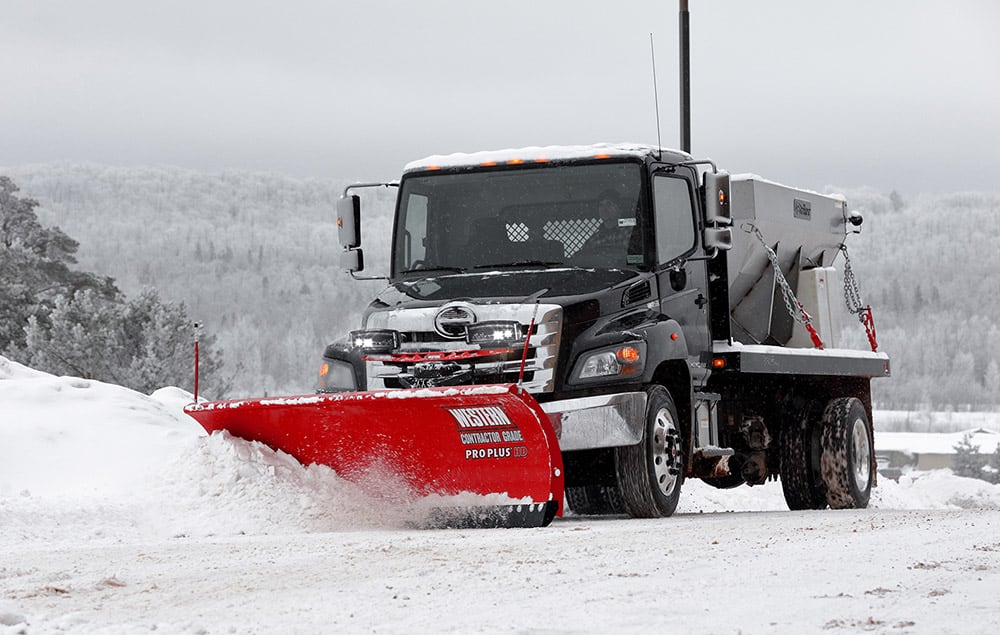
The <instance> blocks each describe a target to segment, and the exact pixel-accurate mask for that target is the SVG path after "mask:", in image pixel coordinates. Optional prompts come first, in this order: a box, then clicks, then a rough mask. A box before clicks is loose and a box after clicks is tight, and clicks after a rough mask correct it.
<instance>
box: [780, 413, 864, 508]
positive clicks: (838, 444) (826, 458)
mask: <svg viewBox="0 0 1000 635" xmlns="http://www.w3.org/2000/svg"><path fill="white" fill-rule="evenodd" d="M817 415H818V409H817V406H815V405H812V406H809V407H806V408H805V409H804V410H803V412H802V413H801V416H799V417H797V420H796V421H795V422H794V423H792V425H789V426H788V427H786V428H785V429H784V430H783V431H782V438H781V441H780V444H779V448H778V451H779V454H780V457H779V463H780V467H779V473H780V475H781V488H782V491H783V492H784V495H785V502H786V503H787V504H788V508H789V509H793V510H795V509H824V508H825V507H826V506H827V505H829V506H830V507H831V508H832V509H863V508H865V507H867V506H868V501H869V499H870V497H871V489H872V481H873V473H872V468H871V465H872V443H871V439H872V428H871V422H870V421H869V419H868V413H867V411H866V410H865V406H864V404H863V403H861V400H860V399H857V398H856V397H838V398H836V399H831V400H830V401H829V402H827V404H826V407H825V409H824V410H823V415H822V419H821V420H820V421H818V422H817V421H816V419H817ZM817 423H818V425H817Z"/></svg>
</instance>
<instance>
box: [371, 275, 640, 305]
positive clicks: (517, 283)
mask: <svg viewBox="0 0 1000 635" xmlns="http://www.w3.org/2000/svg"><path fill="white" fill-rule="evenodd" d="M638 275H639V274H638V273H637V272H635V271H628V270H624V269H580V268H576V267H563V268H559V269H530V270H527V269H518V270H512V271H488V272H482V273H478V272H477V273H457V274H449V275H435V276H428V277H426V278H419V279H414V280H401V281H397V282H395V283H393V284H390V285H389V287H388V288H386V289H385V290H384V291H382V293H380V294H379V295H378V297H377V298H376V299H375V301H374V302H373V303H372V304H373V306H379V305H381V306H384V307H391V306H397V305H400V304H404V303H409V302H414V301H417V302H431V303H437V302H443V301H448V300H462V299H465V300H472V299H477V298H484V299H486V298H489V299H496V298H511V299H519V298H527V297H529V296H534V294H536V293H538V292H540V291H542V292H543V293H541V294H540V295H539V296H537V297H539V298H556V297H566V296H579V295H589V294H593V293H596V292H599V291H602V290H604V289H609V288H611V287H613V286H616V285H618V284H621V283H622V282H625V281H626V280H630V279H632V278H635V277H636V276H638Z"/></svg>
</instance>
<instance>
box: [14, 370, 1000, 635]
mask: <svg viewBox="0 0 1000 635" xmlns="http://www.w3.org/2000/svg"><path fill="white" fill-rule="evenodd" d="M189 400H190V395H189V394H187V393H184V392H183V391H180V390H177V389H172V388H167V389H164V390H161V391H158V392H157V393H155V394H154V395H152V396H145V395H140V394H138V393H135V392H132V391H129V390H126V389H124V388H120V387H117V386H111V385H107V384H102V383H100V382H95V381H88V380H81V379H75V378H67V377H52V376H50V375H45V374H43V373H39V372H36V371H33V370H30V369H27V368H24V367H23V366H20V365H18V364H15V363H13V362H9V361H8V360H5V359H3V358H0V634H4V635H6V634H9V633H32V634H35V633H52V632H74V633H76V632H83V633H91V632H100V633H132V632H147V631H154V630H155V631H156V632H157V633H272V632H293V633H312V632H343V631H347V632H360V631H364V632H370V631H375V632H403V631H405V632H425V631H435V632H438V631H445V632H469V631H477V632H479V631H488V632H497V631H499V632H542V633H549V632H581V631H584V632H587V631H589V632H596V631H600V632H603V631H608V632H611V631H646V630H654V629H655V630H657V631H662V632H667V633H681V632H683V633H737V632H742V633H773V632H779V633H803V632H819V631H824V630H825V631H830V632H835V633H836V632H842V633H853V632H860V631H864V632H884V633H993V632H997V630H998V629H1000V604H998V598H1000V486H995V485H989V484H987V483H985V482H982V481H976V480H970V479H961V478H957V477H955V476H953V475H952V474H951V473H950V472H948V471H940V472H925V473H910V474H906V475H904V476H903V477H902V478H901V479H900V480H899V482H898V483H897V482H894V481H891V480H888V479H882V480H881V481H880V486H879V487H878V488H877V489H876V490H875V492H874V494H873V498H872V507H871V508H870V509H867V510H856V511H839V512H833V511H825V512H789V511H787V510H786V508H785V505H784V502H783V499H782V496H781V486H780V484H778V483H771V484H768V485H765V486H760V487H755V488H746V487H744V488H738V489H735V490H727V491H720V490H714V489H712V488H710V487H708V486H705V485H704V484H702V483H700V482H689V483H686V484H685V485H684V492H683V495H682V498H681V505H680V508H679V510H678V513H677V514H676V515H675V516H673V517H672V518H669V519H663V520H629V519H623V518H594V517H573V516H568V517H567V518H564V519H561V520H556V522H554V523H553V524H552V525H551V526H550V527H547V528H544V529H530V530H437V531H430V530H414V529H409V528H407V525H406V521H407V518H406V517H405V515H404V514H401V513H400V511H399V510H398V509H393V508H392V507H390V506H387V505H385V504H383V503H380V502H379V501H377V500H373V499H371V498H369V497H367V496H365V495H364V494H363V493H361V492H360V491H358V490H357V488H355V487H354V486H352V485H351V484H349V483H346V482H344V481H342V480H340V479H339V478H337V476H336V475H335V474H334V473H333V472H332V471H331V470H329V469H327V468H323V467H317V466H311V467H302V466H301V465H299V464H298V463H296V462H295V461H294V460H292V459H290V458H289V457H287V456H285V455H283V454H278V453H274V452H272V451H270V450H269V449H267V448H265V447H262V446H260V445H257V444H254V443H248V442H244V441H242V440H239V439H234V438H231V437H227V436H225V435H215V436H212V437H207V436H205V435H204V434H203V433H202V432H201V429H200V428H199V427H198V426H197V424H195V422H194V421H193V420H190V419H189V418H188V417H187V416H186V415H184V414H183V413H182V412H181V407H182V406H183V405H184V404H185V403H187V402H188V401H189Z"/></svg>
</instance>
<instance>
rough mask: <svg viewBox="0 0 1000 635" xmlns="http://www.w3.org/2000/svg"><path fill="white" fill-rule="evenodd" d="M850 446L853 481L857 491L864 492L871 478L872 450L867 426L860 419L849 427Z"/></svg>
mask: <svg viewBox="0 0 1000 635" xmlns="http://www.w3.org/2000/svg"><path fill="white" fill-rule="evenodd" d="M851 444H852V445H853V446H854V481H855V484H856V485H857V486H858V489H859V490H864V489H866V488H867V487H868V479H869V478H870V477H871V460H872V448H871V444H870V443H869V441H868V426H866V425H865V422H864V421H862V420H861V418H860V417H859V418H857V419H855V420H854V425H852V426H851Z"/></svg>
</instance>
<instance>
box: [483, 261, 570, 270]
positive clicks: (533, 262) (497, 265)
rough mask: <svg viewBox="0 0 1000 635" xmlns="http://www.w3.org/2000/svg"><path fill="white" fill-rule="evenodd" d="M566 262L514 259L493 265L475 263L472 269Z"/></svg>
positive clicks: (552, 265)
mask: <svg viewBox="0 0 1000 635" xmlns="http://www.w3.org/2000/svg"><path fill="white" fill-rule="evenodd" d="M565 264H566V263H564V262H558V261H556V260H515V261H513V262H498V263H497V264H495V265H476V266H475V267H473V269H503V268H504V267H559V266H563V265H565Z"/></svg>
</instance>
